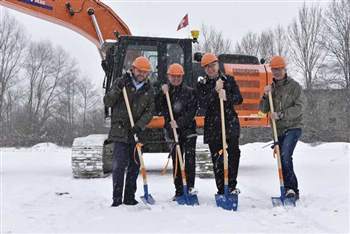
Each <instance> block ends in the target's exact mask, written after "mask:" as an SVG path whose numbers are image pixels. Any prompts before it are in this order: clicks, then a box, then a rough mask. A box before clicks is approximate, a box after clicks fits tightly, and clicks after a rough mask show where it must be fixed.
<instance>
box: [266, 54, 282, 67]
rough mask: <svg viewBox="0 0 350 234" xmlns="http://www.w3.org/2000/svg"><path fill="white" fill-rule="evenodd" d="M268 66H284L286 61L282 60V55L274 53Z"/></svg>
mask: <svg viewBox="0 0 350 234" xmlns="http://www.w3.org/2000/svg"><path fill="white" fill-rule="evenodd" d="M270 67H271V68H285V67H286V62H285V61H284V58H283V57H282V56H277V55H276V56H273V57H272V58H271V62H270Z"/></svg>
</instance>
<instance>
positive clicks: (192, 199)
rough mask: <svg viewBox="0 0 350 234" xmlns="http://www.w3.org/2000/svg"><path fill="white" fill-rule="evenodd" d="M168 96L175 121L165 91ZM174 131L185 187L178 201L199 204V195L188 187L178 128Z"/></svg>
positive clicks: (171, 117)
mask: <svg viewBox="0 0 350 234" xmlns="http://www.w3.org/2000/svg"><path fill="white" fill-rule="evenodd" d="M165 96H166V101H167V104H168V109H169V114H170V120H171V121H174V115H173V110H172V106H171V102H170V96H169V92H166V93H165ZM173 133H174V139H175V144H176V152H177V154H176V155H177V157H178V160H179V164H180V169H181V177H182V188H183V194H182V195H181V196H177V197H176V202H177V203H178V204H180V205H190V206H193V205H199V202H198V197H197V195H196V194H189V193H188V187H187V182H186V172H185V165H184V163H183V161H182V154H181V148H180V145H179V137H178V135H177V132H176V128H173Z"/></svg>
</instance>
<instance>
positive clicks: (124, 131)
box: [103, 56, 154, 206]
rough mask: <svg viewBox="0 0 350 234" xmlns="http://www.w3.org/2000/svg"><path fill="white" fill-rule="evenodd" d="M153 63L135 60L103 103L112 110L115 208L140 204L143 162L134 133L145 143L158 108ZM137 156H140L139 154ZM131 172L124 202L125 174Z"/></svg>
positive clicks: (111, 131) (145, 59) (114, 83)
mask: <svg viewBox="0 0 350 234" xmlns="http://www.w3.org/2000/svg"><path fill="white" fill-rule="evenodd" d="M150 71H151V64H150V62H149V60H148V59H147V58H145V57H142V56H140V57H138V58H136V59H135V60H134V62H133V64H132V68H131V70H130V71H127V72H126V73H125V74H124V75H123V76H122V77H121V78H118V79H116V80H115V81H114V82H113V85H112V88H111V89H110V90H109V91H108V92H107V94H106V95H105V97H104V99H103V101H104V104H105V105H106V106H107V107H112V119H111V122H112V124H111V130H110V132H109V139H110V140H111V141H113V142H114V150H113V162H112V174H113V203H112V206H119V205H121V204H122V203H124V204H125V205H136V204H137V203H138V201H136V200H135V192H136V180H137V176H138V174H139V159H138V156H137V151H136V150H135V146H136V143H135V141H134V137H133V136H134V134H137V136H138V137H139V139H140V140H141V141H142V131H143V130H144V129H145V127H146V125H147V124H148V123H149V122H150V121H151V119H152V116H153V109H154V92H153V88H152V86H151V84H150V82H149V80H148V75H149V74H150ZM124 87H125V88H126V91H127V94H128V99H129V102H130V108H131V112H132V115H133V118H134V122H135V126H134V127H131V125H130V120H129V116H128V112H127V108H126V104H125V101H124V97H123V92H122V90H123V88H124ZM135 154H136V155H135ZM125 169H127V175H126V181H125V189H124V200H123V196H122V193H123V187H124V173H125Z"/></svg>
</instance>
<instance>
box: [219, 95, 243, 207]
mask: <svg viewBox="0 0 350 234" xmlns="http://www.w3.org/2000/svg"><path fill="white" fill-rule="evenodd" d="M223 91H225V90H224V89H223ZM220 112H221V132H222V147H223V149H222V150H223V154H224V194H215V201H216V206H218V207H221V208H223V209H225V210H233V211H236V210H237V207H238V195H237V194H231V193H229V191H228V155H227V142H226V128H225V113H224V100H223V99H222V98H221V97H220Z"/></svg>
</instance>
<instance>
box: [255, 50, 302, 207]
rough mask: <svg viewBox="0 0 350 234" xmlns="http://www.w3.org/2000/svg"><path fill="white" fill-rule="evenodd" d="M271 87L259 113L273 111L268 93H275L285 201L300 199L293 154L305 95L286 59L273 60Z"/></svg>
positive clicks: (267, 90) (275, 58) (273, 115)
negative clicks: (289, 70)
mask: <svg viewBox="0 0 350 234" xmlns="http://www.w3.org/2000/svg"><path fill="white" fill-rule="evenodd" d="M270 66H271V72H272V75H273V83H272V85H268V86H266V87H265V88H264V96H263V97H262V99H261V101H260V110H261V111H262V112H264V113H267V112H269V111H270V105H269V99H268V93H269V92H272V97H273V105H274V111H275V112H273V113H271V118H272V119H275V120H276V126H277V134H278V144H279V146H280V149H281V161H282V170H283V178H284V185H285V189H286V194H285V196H286V197H294V198H295V199H297V200H298V199H299V189H298V180H297V177H296V175H295V173H294V168H293V157H292V156H293V151H294V148H295V146H296V144H297V142H298V139H299V137H300V136H301V133H302V130H301V129H302V127H303V107H304V95H303V91H302V88H301V86H300V85H299V83H298V82H296V81H295V80H293V79H292V78H290V77H289V76H288V75H287V71H286V63H285V60H284V58H283V57H281V56H274V57H272V59H271V63H270Z"/></svg>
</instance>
